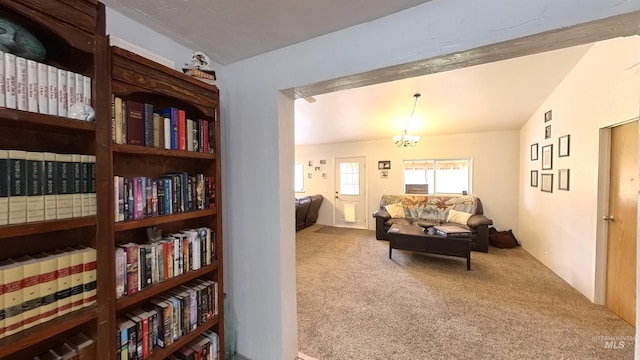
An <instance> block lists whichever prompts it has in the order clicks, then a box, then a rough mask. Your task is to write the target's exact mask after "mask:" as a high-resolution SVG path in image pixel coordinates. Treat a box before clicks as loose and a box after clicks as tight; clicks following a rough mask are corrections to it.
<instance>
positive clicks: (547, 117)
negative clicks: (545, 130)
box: [544, 110, 551, 122]
mask: <svg viewBox="0 0 640 360" xmlns="http://www.w3.org/2000/svg"><path fill="white" fill-rule="evenodd" d="M547 121H551V110H549V111H547V112H546V113H544V122H547Z"/></svg>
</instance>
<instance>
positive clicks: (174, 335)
mask: <svg viewBox="0 0 640 360" xmlns="http://www.w3.org/2000/svg"><path fill="white" fill-rule="evenodd" d="M216 315H218V283H217V282H215V281H213V280H208V279H195V280H193V281H191V282H189V283H187V284H184V285H180V286H178V287H176V288H174V289H172V290H170V291H168V292H166V293H163V294H161V295H160V296H158V297H156V298H153V299H152V300H151V301H150V302H149V303H148V304H147V306H145V307H142V308H137V309H134V310H132V311H129V312H127V313H126V314H124V317H121V318H118V319H117V320H116V324H117V326H116V331H117V336H116V338H117V339H118V344H117V346H116V351H117V352H118V354H117V358H119V359H121V360H131V359H135V360H142V359H146V358H148V357H149V356H150V355H151V354H153V352H154V349H156V348H167V347H168V346H170V345H171V344H173V343H174V342H175V341H177V340H178V339H180V338H181V337H182V336H185V335H187V334H189V333H191V332H192V331H194V330H196V329H197V328H198V326H201V325H203V324H204V323H206V322H207V321H209V320H211V319H212V318H213V317H214V316H216ZM205 334H206V332H205ZM205 334H203V336H201V337H199V338H196V339H198V341H194V342H192V343H190V344H189V345H187V346H188V347H191V345H195V346H197V347H198V349H200V350H199V351H200V354H201V356H199V357H198V359H206V358H209V357H203V356H202V351H203V350H204V349H205V348H206V353H207V354H216V353H217V348H218V341H217V335H215V336H212V337H207V336H206V335H205ZM203 337H204V338H206V339H208V340H209V341H208V344H206V343H205V342H201V340H203V339H202V338H203ZM192 350H193V349H192ZM178 352H180V351H178Z"/></svg>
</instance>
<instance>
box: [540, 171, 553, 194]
mask: <svg viewBox="0 0 640 360" xmlns="http://www.w3.org/2000/svg"><path fill="white" fill-rule="evenodd" d="M540 191H544V192H548V193H552V192H553V174H541V175H540Z"/></svg>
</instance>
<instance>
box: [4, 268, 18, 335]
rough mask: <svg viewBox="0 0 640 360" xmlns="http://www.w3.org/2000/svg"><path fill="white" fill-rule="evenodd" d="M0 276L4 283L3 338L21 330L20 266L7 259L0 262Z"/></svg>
mask: <svg viewBox="0 0 640 360" xmlns="http://www.w3.org/2000/svg"><path fill="white" fill-rule="evenodd" d="M0 274H2V275H3V282H4V329H5V332H4V334H5V336H10V335H13V334H15V333H17V332H19V331H20V330H22V284H23V283H22V278H23V276H22V264H20V263H18V262H16V261H14V260H12V259H7V260H4V261H0Z"/></svg>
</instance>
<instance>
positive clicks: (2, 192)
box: [0, 150, 9, 225]
mask: <svg viewBox="0 0 640 360" xmlns="http://www.w3.org/2000/svg"><path fill="white" fill-rule="evenodd" d="M8 223H9V152H8V151H7V150H0V225H7V224H8Z"/></svg>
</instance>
